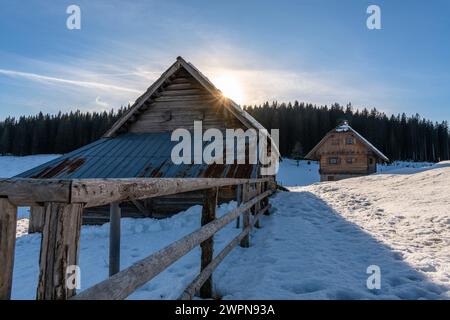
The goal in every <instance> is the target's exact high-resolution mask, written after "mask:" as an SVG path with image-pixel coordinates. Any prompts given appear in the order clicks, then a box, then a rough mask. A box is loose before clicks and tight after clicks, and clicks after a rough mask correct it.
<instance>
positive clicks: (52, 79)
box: [0, 69, 140, 93]
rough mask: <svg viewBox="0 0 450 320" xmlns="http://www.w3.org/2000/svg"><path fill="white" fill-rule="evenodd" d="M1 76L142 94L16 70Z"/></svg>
mask: <svg viewBox="0 0 450 320" xmlns="http://www.w3.org/2000/svg"><path fill="white" fill-rule="evenodd" d="M0 74H3V75H6V76H11V77H20V78H25V79H28V80H32V81H39V82H55V83H63V84H70V85H75V86H79V87H84V88H91V89H101V90H119V91H124V92H130V93H140V91H139V90H136V89H131V88H126V87H121V86H116V85H112V84H105V83H99V82H92V81H79V80H70V79H64V78H57V77H49V76H44V75H40V74H36V73H29V72H21V71H15V70H6V69H0Z"/></svg>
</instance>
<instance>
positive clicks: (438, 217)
mask: <svg viewBox="0 0 450 320" xmlns="http://www.w3.org/2000/svg"><path fill="white" fill-rule="evenodd" d="M35 160H36V159H35ZM42 160H43V159H42ZM8 161H10V162H13V163H9V164H8V165H9V166H10V167H9V168H10V169H9V170H10V171H11V172H13V171H14V170H16V171H15V172H14V174H16V173H18V172H17V171H18V170H19V169H15V168H14V163H16V164H17V165H18V166H19V165H20V166H23V163H22V164H20V162H21V161H24V162H27V159H26V158H15V159H9V160H8ZM8 161H7V160H5V159H2V158H1V157H0V164H3V163H6V162H8ZM37 164H39V163H36V165H37ZM314 167H315V168H317V164H316V163H315V162H311V163H310V164H308V163H307V162H306V161H302V162H300V166H299V167H297V166H296V162H295V161H292V160H285V161H283V162H282V163H281V166H280V173H279V180H281V181H282V182H283V184H284V185H285V186H294V187H290V189H291V192H279V193H277V194H276V195H275V196H274V197H273V198H272V199H271V203H272V205H273V209H272V215H270V216H263V217H262V220H261V226H262V228H261V229H255V230H254V231H252V235H251V247H250V248H248V249H242V248H236V249H235V250H234V251H233V252H232V253H231V254H230V255H229V256H228V257H227V258H226V259H225V260H224V262H223V263H222V264H221V265H220V266H219V268H218V269H217V270H216V271H215V273H214V285H215V291H216V293H217V295H218V296H219V297H221V298H223V299H449V298H450V216H449V213H450V196H449V194H448V190H449V189H450V162H446V163H440V164H437V165H431V164H427V163H422V164H411V163H406V162H399V163H396V164H394V165H393V166H381V167H379V168H378V172H379V173H380V174H376V175H371V176H367V177H360V178H353V179H347V180H342V181H339V182H326V183H316V182H317V181H318V180H319V177H318V174H317V170H316V169H314ZM3 168H4V167H3V166H0V176H1V175H4V176H5V172H4V170H3ZM25 169H27V168H25ZM8 176H10V175H8ZM298 186H301V187H298ZM234 206H235V203H234V202H231V203H229V204H226V205H223V206H221V207H220V209H219V215H222V214H224V213H226V212H227V211H229V210H230V209H231V208H233V207H234ZM200 214H201V207H200V206H195V207H192V208H190V209H189V210H187V211H186V212H183V213H181V214H178V215H176V216H173V217H172V218H169V219H165V220H153V219H123V220H122V247H121V254H122V265H121V267H122V268H124V267H127V266H129V265H130V264H132V263H133V262H136V261H138V260H139V259H142V258H144V257H146V256H148V255H149V254H151V253H152V252H154V251H156V250H158V249H160V248H162V247H164V246H165V245H167V244H169V243H171V242H173V241H174V240H177V239H179V238H180V237H182V236H183V235H186V234H188V233H189V232H191V231H193V230H195V229H197V228H198V227H200ZM26 220H27V219H22V221H26ZM108 228H109V226H108V225H104V226H101V227H92V226H90V227H88V226H84V227H83V228H82V234H81V250H80V266H81V280H82V283H81V285H82V289H84V288H87V287H89V286H91V285H93V284H95V283H97V282H99V281H101V280H103V279H105V278H106V277H107V273H108ZM238 232H239V230H237V229H236V228H235V227H234V224H230V225H228V226H227V227H226V228H225V229H223V230H222V231H221V232H220V233H219V234H218V236H217V237H215V250H216V252H218V251H219V250H220V249H221V248H222V247H223V246H224V245H226V244H227V242H228V241H230V240H231V239H232V238H233V237H234V236H235V235H236V234H237V233H238ZM39 246H40V235H37V234H34V235H23V236H20V237H18V239H17V247H16V259H15V269H14V283H13V298H17V299H29V298H33V297H34V294H35V289H36V285H37V278H38V260H39V257H38V255H39ZM199 261H200V251H199V249H198V248H196V249H195V250H193V251H192V252H191V253H190V254H188V255H187V256H185V257H183V258H182V259H180V260H179V261H178V262H176V263H175V264H174V265H172V266H171V267H170V268H169V269H168V270H166V271H165V272H163V273H162V274H160V275H159V276H158V277H157V278H155V279H153V280H152V281H151V282H150V283H148V284H147V285H145V286H143V287H142V288H141V289H139V290H138V291H137V292H136V293H134V294H133V295H132V296H131V297H130V298H132V299H174V298H177V297H178V295H179V294H180V293H181V291H182V289H184V287H185V286H186V285H187V284H188V283H189V282H190V280H192V279H193V278H194V277H195V275H196V274H197V273H198V271H199ZM370 265H377V266H379V267H380V270H381V289H379V290H369V289H368V288H367V286H366V280H367V278H368V277H369V275H368V274H367V273H366V270H367V267H369V266H370ZM244 284H245V285H244Z"/></svg>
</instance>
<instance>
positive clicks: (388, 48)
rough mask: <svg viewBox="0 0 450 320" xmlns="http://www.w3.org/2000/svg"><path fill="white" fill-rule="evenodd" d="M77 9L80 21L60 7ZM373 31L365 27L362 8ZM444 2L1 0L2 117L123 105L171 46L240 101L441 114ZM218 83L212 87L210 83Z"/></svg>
mask: <svg viewBox="0 0 450 320" xmlns="http://www.w3.org/2000/svg"><path fill="white" fill-rule="evenodd" d="M71 4H76V5H78V6H80V8H81V30H68V29H67V28H66V19H67V17H68V15H67V14H66V8H67V7H68V6H69V5H71ZM370 4H376V5H379V6H380V8H381V22H382V29H381V30H368V29H367V27H366V19H367V17H368V14H367V13H366V9H367V7H368V5H370ZM449 39H450V1H447V0H433V1H422V0H416V1H414V0H410V1H400V0H399V1H394V0H390V1H379V0H373V1H365V0H346V1H338V0H327V1H325V0H309V1H300V0H299V1H262V0H241V1H211V0H210V1H195V0H194V1H171V0H169V1H167V0H166V1H148V0H146V1H139V0H137V1H118V0H109V1H101V0H96V1H81V0H71V1H63V0H60V1H50V0H48V1H45V0H39V1H38V0H28V1H16V0H0V119H3V118H5V117H6V116H8V115H13V116H18V115H22V114H25V115H27V114H34V113H37V112H39V111H43V112H46V113H47V112H49V113H54V112H57V111H59V110H63V111H67V110H75V109H80V110H104V109H109V108H117V107H119V106H120V105H126V104H127V103H130V102H133V101H134V100H135V99H136V98H137V97H138V96H139V95H140V94H141V93H142V92H143V91H144V90H145V89H146V88H147V87H148V86H150V85H151V83H152V82H153V81H154V80H155V79H156V78H157V77H158V76H159V75H160V74H161V73H162V72H163V71H164V70H165V69H166V68H167V67H169V65H170V64H171V63H173V62H174V61H175V58H176V57H177V56H179V55H181V56H183V57H184V58H185V59H186V60H188V61H190V62H192V63H193V64H194V65H196V66H197V67H198V68H199V69H200V70H201V71H202V72H203V73H204V74H206V75H207V76H208V77H209V78H210V79H211V80H212V81H213V82H219V83H220V82H221V79H223V77H224V76H225V77H226V79H232V80H233V81H235V83H236V85H237V86H239V87H240V88H241V91H242V93H241V94H240V96H239V100H240V101H238V102H239V103H247V104H249V103H251V104H253V103H262V102H264V101H266V100H278V101H287V100H294V99H297V100H299V101H306V102H311V103H316V104H331V103H334V102H338V103H341V104H346V103H348V102H352V104H353V105H354V106H355V107H369V108H371V107H376V108H377V109H379V110H382V111H385V112H386V113H388V114H391V113H401V112H405V113H407V114H413V113H416V112H417V113H419V114H421V115H422V116H424V117H426V118H430V119H432V120H436V121H441V120H450V40H449ZM219 88H220V85H219Z"/></svg>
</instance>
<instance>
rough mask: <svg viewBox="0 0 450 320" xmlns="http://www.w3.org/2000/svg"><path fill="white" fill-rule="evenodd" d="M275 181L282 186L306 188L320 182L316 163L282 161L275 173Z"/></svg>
mask: <svg viewBox="0 0 450 320" xmlns="http://www.w3.org/2000/svg"><path fill="white" fill-rule="evenodd" d="M277 181H278V183H279V184H280V185H282V186H307V185H309V184H313V183H316V182H319V181H320V175H319V163H318V162H317V161H309V160H299V161H298V166H297V161H296V160H292V159H286V158H285V159H283V161H281V162H280V168H279V171H278V173H277Z"/></svg>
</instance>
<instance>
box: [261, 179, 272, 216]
mask: <svg viewBox="0 0 450 320" xmlns="http://www.w3.org/2000/svg"><path fill="white" fill-rule="evenodd" d="M267 190H269V182H264V183H263V190H262V192H266V191H267ZM268 205H269V197H265V198H264V199H263V201H262V208H265V207H267V206H268ZM264 215H266V216H268V215H270V210H266V212H264Z"/></svg>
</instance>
